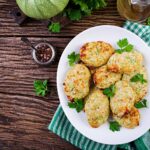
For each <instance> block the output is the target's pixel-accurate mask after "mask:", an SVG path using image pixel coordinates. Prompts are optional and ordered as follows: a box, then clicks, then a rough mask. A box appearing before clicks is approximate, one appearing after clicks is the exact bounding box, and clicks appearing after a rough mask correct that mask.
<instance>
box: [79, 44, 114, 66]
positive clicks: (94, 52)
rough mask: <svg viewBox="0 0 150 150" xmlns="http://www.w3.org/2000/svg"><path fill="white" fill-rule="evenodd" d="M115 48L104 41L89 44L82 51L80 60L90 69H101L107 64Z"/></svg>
mask: <svg viewBox="0 0 150 150" xmlns="http://www.w3.org/2000/svg"><path fill="white" fill-rule="evenodd" d="M113 53H114V48H113V47H112V46H111V45H110V44H108V43H105V42H103V41H97V42H89V43H86V44H84V45H83V46H82V47H81V49H80V59H81V60H82V61H83V62H84V63H85V64H86V65H87V66H90V67H99V66H102V65H104V64H106V63H107V61H108V59H109V58H110V56H111V55H112V54H113Z"/></svg>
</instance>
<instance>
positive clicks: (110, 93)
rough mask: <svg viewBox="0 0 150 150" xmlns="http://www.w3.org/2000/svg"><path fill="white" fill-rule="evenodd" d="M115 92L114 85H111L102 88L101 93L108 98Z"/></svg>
mask: <svg viewBox="0 0 150 150" xmlns="http://www.w3.org/2000/svg"><path fill="white" fill-rule="evenodd" d="M115 92H116V87H115V85H111V86H110V87H109V88H106V89H104V90H103V94H104V95H106V96H107V97H109V98H111V97H113V96H114V95H115Z"/></svg>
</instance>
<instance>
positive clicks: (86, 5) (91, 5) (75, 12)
mask: <svg viewBox="0 0 150 150" xmlns="http://www.w3.org/2000/svg"><path fill="white" fill-rule="evenodd" d="M106 6H107V3H106V0H69V3H68V5H67V7H66V8H65V9H64V11H63V12H62V16H66V17H67V18H68V19H69V20H71V21H76V20H80V19H82V18H83V17H84V16H90V15H91V13H92V11H93V10H98V9H101V8H104V7H106ZM49 30H50V31H51V32H60V24H58V23H57V24H56V23H53V24H51V25H50V26H49Z"/></svg>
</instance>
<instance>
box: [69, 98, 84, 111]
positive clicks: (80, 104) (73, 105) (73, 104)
mask: <svg viewBox="0 0 150 150" xmlns="http://www.w3.org/2000/svg"><path fill="white" fill-rule="evenodd" d="M68 106H69V107H70V108H74V109H76V111H77V112H80V111H82V110H83V108H84V101H83V100H82V99H75V100H74V102H69V103H68Z"/></svg>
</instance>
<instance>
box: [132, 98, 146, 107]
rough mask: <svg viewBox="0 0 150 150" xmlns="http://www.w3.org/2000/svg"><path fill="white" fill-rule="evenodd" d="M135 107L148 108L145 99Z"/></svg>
mask: <svg viewBox="0 0 150 150" xmlns="http://www.w3.org/2000/svg"><path fill="white" fill-rule="evenodd" d="M134 106H135V107H136V108H144V107H147V100H146V99H143V100H141V101H139V102H137V103H136V104H135V105H134Z"/></svg>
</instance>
